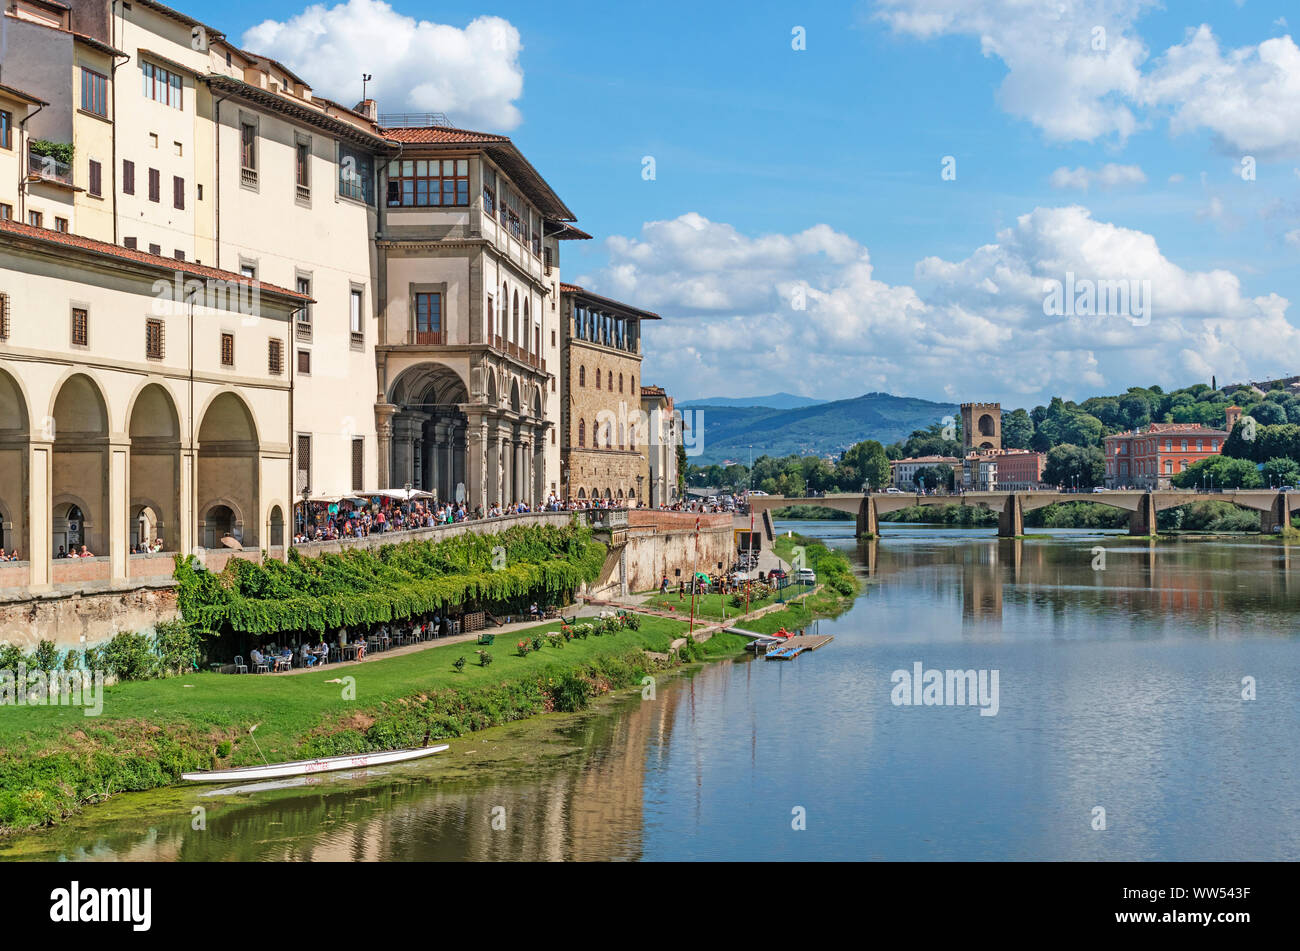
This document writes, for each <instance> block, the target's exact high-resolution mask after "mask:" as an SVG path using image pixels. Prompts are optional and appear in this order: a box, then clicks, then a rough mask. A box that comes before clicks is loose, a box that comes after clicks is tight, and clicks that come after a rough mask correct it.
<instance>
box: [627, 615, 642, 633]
mask: <svg viewBox="0 0 1300 951" xmlns="http://www.w3.org/2000/svg"><path fill="white" fill-rule="evenodd" d="M625 620H626V622H627V626H628V627H629V628H630V629H631V630H633V631H639V630H641V615H639V614H628V615H626V617H625Z"/></svg>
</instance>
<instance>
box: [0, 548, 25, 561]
mask: <svg viewBox="0 0 1300 951" xmlns="http://www.w3.org/2000/svg"><path fill="white" fill-rule="evenodd" d="M0 561H22V558H20V557H19V556H18V549H17V548H15V549H14V550H13V551H12V552H10V553H9V554H7V555H6V554H5V550H4V549H3V548H0Z"/></svg>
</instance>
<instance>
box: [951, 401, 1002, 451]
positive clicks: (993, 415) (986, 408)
mask: <svg viewBox="0 0 1300 951" xmlns="http://www.w3.org/2000/svg"><path fill="white" fill-rule="evenodd" d="M961 439H962V448H963V449H964V450H965V451H966V452H970V451H972V450H979V449H1001V448H1002V404H1001V403H962V404H961Z"/></svg>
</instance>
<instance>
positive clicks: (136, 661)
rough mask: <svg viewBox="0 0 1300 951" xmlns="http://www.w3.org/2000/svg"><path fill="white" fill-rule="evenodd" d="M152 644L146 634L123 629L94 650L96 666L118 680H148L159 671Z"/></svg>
mask: <svg viewBox="0 0 1300 951" xmlns="http://www.w3.org/2000/svg"><path fill="white" fill-rule="evenodd" d="M150 646H151V645H150V643H149V638H148V637H146V636H145V635H144V634H137V633H134V632H132V631H122V632H121V633H119V634H116V635H114V637H113V639H112V640H111V641H109V642H108V643H107V644H105V645H104V646H103V647H100V648H99V649H98V650H96V651H95V652H94V654H95V657H94V666H95V667H97V668H99V669H102V670H103V671H104V673H105V674H107V675H109V676H112V677H116V678H117V679H118V680H148V679H150V678H151V677H153V676H155V674H156V672H157V659H156V658H155V657H154V654H153V651H152V650H150ZM89 653H90V652H89V651H88V652H87V654H89Z"/></svg>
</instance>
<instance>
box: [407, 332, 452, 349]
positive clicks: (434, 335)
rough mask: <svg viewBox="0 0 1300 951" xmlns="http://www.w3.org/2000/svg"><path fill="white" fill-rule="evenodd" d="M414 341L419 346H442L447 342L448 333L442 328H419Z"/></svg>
mask: <svg viewBox="0 0 1300 951" xmlns="http://www.w3.org/2000/svg"><path fill="white" fill-rule="evenodd" d="M412 342H413V343H414V344H415V345H416V346H417V347H441V346H442V345H443V344H445V343H446V342H447V335H446V334H445V333H444V332H443V331H441V330H417V331H416V332H415V339H414V340H413V341H412Z"/></svg>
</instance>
